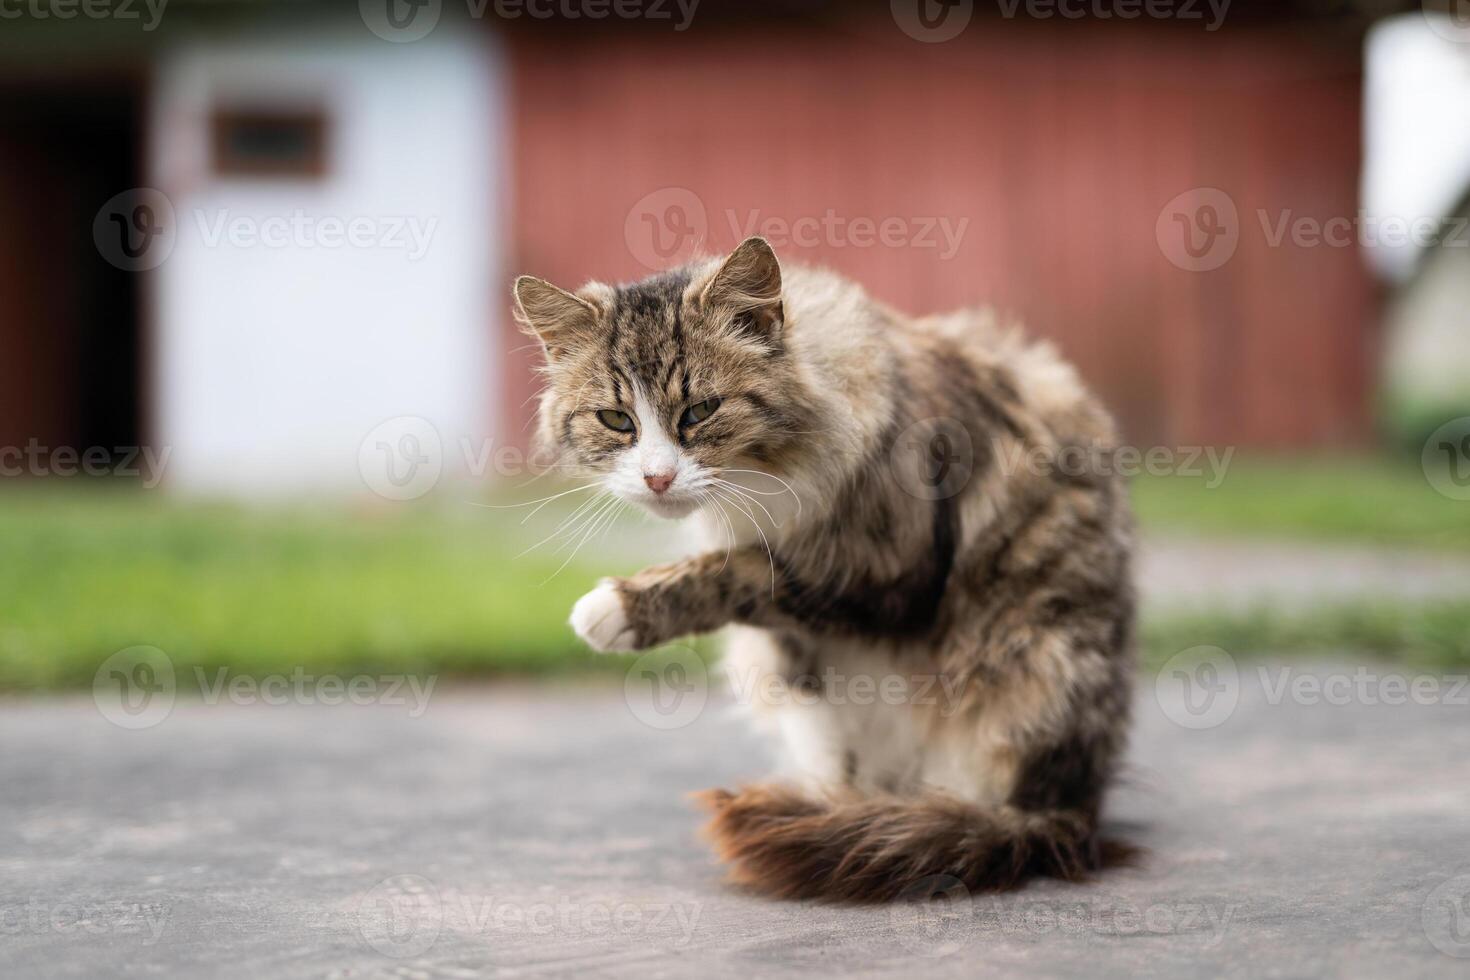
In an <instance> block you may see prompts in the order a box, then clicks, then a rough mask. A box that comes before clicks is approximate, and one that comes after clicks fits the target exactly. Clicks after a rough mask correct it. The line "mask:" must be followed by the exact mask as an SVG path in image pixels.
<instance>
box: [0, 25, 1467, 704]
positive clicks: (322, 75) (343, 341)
mask: <svg viewBox="0 0 1470 980" xmlns="http://www.w3.org/2000/svg"><path fill="white" fill-rule="evenodd" d="M750 234H764V235H766V236H767V237H768V238H769V239H770V240H771V241H772V243H773V244H774V245H775V247H776V250H777V252H778V254H780V255H781V256H782V257H783V259H784V260H785V261H788V262H811V263H822V264H826V265H830V266H831V267H833V268H836V269H837V270H839V271H841V272H843V273H845V274H847V275H849V276H852V277H854V278H856V279H858V280H859V281H861V282H862V283H863V284H865V285H866V286H867V287H868V289H869V290H870V291H871V292H872V293H873V294H875V295H876V296H878V297H879V298H881V299H883V300H885V301H887V302H889V303H891V304H893V305H895V306H896V307H898V308H900V309H903V310H906V311H909V312H913V313H922V312H932V311H940V310H945V309H949V308H952V307H956V306H959V305H964V304H991V305H994V306H996V307H997V308H998V309H1000V310H1001V311H1003V312H1004V313H1005V314H1006V315H1007V316H1014V317H1016V318H1018V319H1020V320H1022V321H1024V322H1025V323H1026V324H1027V325H1028V326H1029V328H1030V329H1031V330H1032V331H1033V332H1034V333H1036V334H1038V335H1040V336H1044V337H1048V338H1052V339H1054V340H1055V341H1056V342H1057V343H1058V344H1059V345H1060V346H1061V348H1062V349H1063V351H1064V352H1065V353H1066V355H1067V356H1069V357H1070V358H1071V359H1073V360H1074V361H1075V362H1076V363H1078V365H1079V366H1080V367H1081V369H1082V371H1083V373H1084V375H1085V376H1086V377H1087V378H1088V379H1089V381H1090V382H1091V383H1092V384H1093V385H1094V386H1095V387H1096V388H1097V389H1098V390H1099V391H1100V392H1101V393H1102V395H1103V396H1104V398H1105V399H1106V401H1107V402H1108V404H1109V405H1111V406H1112V408H1113V409H1114V411H1115V412H1116V413H1117V414H1118V416H1119V418H1120V419H1121V421H1122V423H1123V427H1124V431H1125V433H1126V438H1127V441H1128V443H1129V444H1130V445H1131V446H1133V447H1135V448H1136V449H1137V450H1138V455H1139V462H1138V464H1137V466H1136V467H1135V470H1136V472H1134V473H1133V474H1132V475H1133V476H1134V481H1133V483H1134V493H1135V498H1136V501H1137V505H1138V508H1139V512H1140V517H1141V521H1142V526H1143V529H1144V539H1145V554H1144V561H1143V567H1142V570H1141V574H1142V578H1143V583H1144V590H1145V599H1146V605H1145V614H1146V618H1145V640H1146V646H1147V650H1148V653H1149V655H1150V656H1151V657H1154V658H1155V659H1158V658H1162V657H1166V656H1168V655H1170V654H1172V653H1173V652H1175V651H1177V650H1180V649H1182V648H1184V647H1189V646H1195V645H1198V644H1215V645H1219V646H1221V647H1224V648H1226V649H1229V650H1232V651H1235V652H1237V653H1249V652H1251V651H1257V650H1263V651H1264V650H1270V651H1273V652H1278V653H1279V652H1287V653H1293V652H1301V653H1304V654H1305V653H1311V652H1313V651H1318V650H1342V649H1354V650H1361V651H1365V652H1370V653H1375V654H1378V655H1381V656H1389V657H1398V658H1402V659H1405V660H1413V661H1421V662H1430V663H1436V664H1463V663H1465V662H1466V661H1467V660H1470V591H1467V586H1466V583H1467V581H1470V577H1467V572H1470V556H1467V555H1466V549H1467V546H1470V4H1466V3H1464V2H1459V3H1455V2H1454V0H1446V2H1445V3H1443V4H1436V3H1433V2H1430V3H1428V4H1426V5H1420V4H1417V3H1411V2H1400V0H1259V2H1257V0H1229V2H1227V0H1215V2H1213V3H1210V2H1205V0H1178V2H1165V0H1157V2H1153V3H1148V4H1144V3H1141V2H1140V3H1131V2H1128V0H1120V2H1117V3H1111V4H1096V3H1091V4H1080V3H1070V2H1068V0H999V2H996V3H993V4H986V3H972V2H946V3H939V2H935V0H917V2H904V0H893V2H892V3H891V4H855V3H854V4H845V3H836V2H826V3H822V2H815V0H784V2H749V0H746V2H740V3H734V2H718V0H698V2H696V0H684V2H683V3H678V2H675V0H648V2H634V0H626V2H617V3H614V2H610V0H609V2H605V3H597V2H589V3H567V2H558V3H552V2H550V0H500V2H496V0H480V2H477V0H469V2H467V3H464V4H460V3H458V2H454V0H362V2H361V3H360V4H357V5H352V4H329V3H324V2H323V3H314V2H308V0H296V2H267V0H258V2H257V0H153V2H152V3H150V2H147V0H90V2H85V3H84V2H69V0H24V2H19V0H15V2H5V3H3V4H0V549H3V554H4V560H3V561H0V689H3V690H6V691H29V690H44V689H55V688H65V687H71V686H83V687H85V686H87V685H90V684H91V683H92V682H93V679H94V675H95V674H96V673H97V671H98V667H99V664H101V663H102V662H104V661H105V660H106V659H107V658H108V657H109V656H112V655H113V654H115V653H116V652H118V651H121V650H125V649H129V648H133V647H136V646H138V645H146V646H149V647H156V648H158V649H159V650H162V651H165V652H166V655H167V657H168V658H170V660H171V662H172V663H173V664H174V665H176V666H179V667H183V666H186V665H187V666H203V667H207V668H211V669H213V668H217V667H227V668H229V669H231V670H233V671H236V672H241V673H248V674H264V673H270V672H276V671H289V670H292V669H296V668H300V667H303V666H304V667H306V668H308V669H310V670H313V671H319V672H320V671H339V672H348V671H370V670H379V669H393V670H397V671H416V672H421V673H422V672H429V673H435V674H441V673H442V674H445V675H448V676H475V675H494V676H505V675H521V674H526V673H536V674H542V673H554V674H565V673H569V672H577V671H584V670H594V669H606V668H605V667H602V666H599V665H603V664H606V663H608V661H606V660H602V661H594V659H593V658H591V657H590V656H588V655H586V654H585V652H584V651H582V650H581V649H580V648H579V645H578V644H577V643H576V641H575V639H574V637H573V636H572V635H571V633H570V631H569V630H568V629H567V627H566V626H565V625H564V623H565V618H566V614H567V612H568V610H569V609H570V606H571V603H572V602H573V601H574V600H575V598H576V597H577V596H578V595H580V594H581V593H582V592H584V591H585V590H586V589H587V588H588V587H589V586H590V585H591V584H592V582H593V580H594V579H595V577H596V576H598V575H601V574H607V573H612V572H619V571H627V570H630V569H632V568H636V567H638V566H640V565H641V564H644V563H645V562H646V561H648V560H649V559H650V558H652V557H657V556H659V555H661V554H663V553H665V552H666V550H667V548H668V547H669V545H668V542H667V539H666V536H667V529H661V528H659V527H657V526H655V525H653V524H649V523H645V522H641V521H639V520H636V519H633V520H625V519H624V516H623V515H613V514H611V513H608V514H605V515H597V516H598V519H597V520H596V521H593V522H590V523H589V522H588V521H587V520H586V518H588V517H590V516H592V515H591V514H590V513H589V512H587V511H585V510H584V511H582V512H579V511H578V506H579V503H580V502H581V500H582V499H583V498H579V496H578V495H577V494H570V495H569V496H567V497H564V498H559V499H550V500H545V501H544V505H543V504H542V501H543V498H547V497H550V496H551V495H553V494H555V493H558V492H560V491H561V490H562V489H565V487H563V486H562V485H561V484H559V483H558V482H557V481H556V479H555V478H554V476H552V475H550V474H548V473H546V472H545V470H544V465H538V461H537V458H536V457H535V456H534V455H531V454H528V453H527V450H528V449H529V448H530V447H529V446H528V439H529V428H528V422H529V420H530V417H531V413H532V411H533V401H532V399H533V395H534V392H535V390H536V388H535V386H536V381H535V377H534V374H533V367H534V365H535V363H536V359H537V356H538V353H539V351H538V350H537V349H536V348H534V347H533V346H528V345H527V343H526V341H525V338H523V337H522V336H520V335H519V334H518V333H517V331H516V329H515V326H514V323H513V322H512V319H511V316H510V296H509V289H508V285H509V282H510V280H511V279H512V278H513V277H514V276H515V275H516V274H518V273H522V272H526V273H533V274H536V275H539V276H542V277H544V278H548V279H551V280H552V281H555V282H558V283H560V284H562V285H565V286H568V287H572V286H575V285H577V284H579V283H580V282H582V281H584V280H586V279H588V278H599V279H604V280H610V281H620V280H627V279H633V278H638V277H641V276H643V275H645V274H648V273H649V272H651V271H653V270H655V269H658V268H662V267H664V266H666V265H669V264H673V263H676V262H678V261H681V260H683V259H686V258H688V257H689V256H691V255H693V254H695V253H696V252H704V253H714V252H718V251H721V250H725V249H728V248H730V247H731V246H733V245H734V244H735V243H736V242H738V241H739V240H741V239H742V238H744V237H746V236H748V235H750ZM543 462H544V461H543ZM533 502H534V503H533ZM518 505H525V506H518ZM626 516H627V517H629V518H631V516H632V515H626ZM615 517H616V519H614V518H615ZM613 663H614V665H615V666H616V665H617V662H616V661H614V662H613Z"/></svg>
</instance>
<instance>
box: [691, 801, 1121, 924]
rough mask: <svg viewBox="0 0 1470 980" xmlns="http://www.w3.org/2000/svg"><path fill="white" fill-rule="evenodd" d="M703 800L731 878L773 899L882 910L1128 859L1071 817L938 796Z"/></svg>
mask: <svg viewBox="0 0 1470 980" xmlns="http://www.w3.org/2000/svg"><path fill="white" fill-rule="evenodd" d="M696 799H697V800H698V802H699V803H700V804H701V805H703V806H704V807H705V808H706V809H707V810H709V811H710V812H711V814H712V815H713V816H712V818H711V820H710V822H709V825H708V826H707V827H706V829H705V830H706V834H707V835H708V836H709V838H710V839H711V841H712V842H713V843H714V846H715V849H716V851H717V852H718V853H719V855H720V857H721V858H722V859H723V860H725V861H727V862H729V863H730V865H731V879H732V880H733V881H735V882H737V883H739V884H743V885H747V886H750V887H752V888H754V889H756V890H757V891H760V892H763V893H765V894H768V895H772V896H775V897H778V898H817V899H825V900H828V901H837V902H886V901H892V900H894V899H898V898H904V897H913V896H914V895H915V893H916V890H925V889H928V888H931V887H932V886H933V883H934V881H935V879H937V878H938V879H941V880H947V879H951V878H952V879H955V880H958V881H959V882H960V883H962V884H963V885H964V886H965V887H966V888H967V889H969V890H971V891H996V890H1001V889H1006V888H1012V887H1015V886H1016V885H1018V884H1020V883H1021V882H1023V881H1024V880H1025V879H1027V878H1030V877H1034V876H1038V875H1046V876H1051V877H1057V878H1065V879H1069V880H1076V879H1079V878H1084V877H1086V876H1087V873H1088V872H1089V871H1092V870H1094V869H1096V868H1100V867H1102V866H1103V865H1105V864H1111V863H1115V862H1116V861H1121V860H1123V859H1125V858H1126V854H1125V853H1124V851H1125V849H1124V848H1123V847H1122V846H1121V845H1115V844H1107V845H1104V844H1103V843H1102V842H1101V841H1099V839H1098V838H1097V836H1096V833H1095V828H1094V824H1093V821H1092V819H1091V818H1090V817H1088V816H1086V815H1084V814H1082V813H1080V812H1076V811H1067V810H1043V811H1027V810H1019V809H1016V808H1015V807H1011V806H996V807H979V806H976V805H974V804H971V803H966V802H963V801H961V800H957V799H954V798H952V797H948V796H942V795H938V794H934V795H925V796H921V797H915V798H902V797H896V796H878V797H858V796H851V797H831V798H811V797H808V796H804V795H802V794H801V793H799V792H797V791H796V790H794V789H790V788H787V787H783V786H773V785H765V786H748V787H745V788H743V789H741V790H740V791H739V792H737V793H729V792H726V791H725V790H721V789H712V790H706V791H704V792H703V793H700V794H697V795H696ZM949 884H952V882H949Z"/></svg>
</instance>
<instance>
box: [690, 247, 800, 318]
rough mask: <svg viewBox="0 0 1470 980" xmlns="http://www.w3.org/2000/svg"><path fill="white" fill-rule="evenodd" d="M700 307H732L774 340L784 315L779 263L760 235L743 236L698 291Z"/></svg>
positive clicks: (730, 308)
mask: <svg viewBox="0 0 1470 980" xmlns="http://www.w3.org/2000/svg"><path fill="white" fill-rule="evenodd" d="M699 304H700V308H701V309H706V310H710V309H726V310H733V311H735V312H737V313H739V314H741V315H742V317H743V319H744V320H745V322H746V323H747V324H748V325H749V326H750V328H751V329H752V330H753V331H754V332H756V333H757V334H759V335H760V336H761V337H762V338H766V339H769V340H778V339H779V338H780V336H781V324H782V321H783V320H784V318H785V313H784V309H783V307H782V305H781V263H780V262H778V261H776V253H775V252H773V251H772V250H771V245H770V243H769V242H767V241H766V240H765V239H764V238H747V239H746V240H745V241H743V242H741V243H740V244H739V245H738V246H737V247H736V249H735V251H733V252H731V253H730V255H729V257H728V258H726V259H725V261H724V263H723V264H722V265H721V266H720V268H719V271H718V272H716V273H715V275H714V278H712V279H711V280H710V281H709V284H708V285H707V286H705V287H704V291H703V292H702V293H700V296H699Z"/></svg>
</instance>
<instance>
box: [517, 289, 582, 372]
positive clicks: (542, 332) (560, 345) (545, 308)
mask: <svg viewBox="0 0 1470 980" xmlns="http://www.w3.org/2000/svg"><path fill="white" fill-rule="evenodd" d="M515 294H516V320H517V321H518V322H519V323H520V325H521V329H523V330H524V331H525V332H526V333H529V334H531V335H533V336H535V337H536V338H538V339H539V340H540V341H541V343H542V345H543V346H544V347H545V348H546V353H547V356H548V357H553V358H555V357H559V356H560V355H561V354H562V353H563V352H564V351H565V350H566V349H567V348H568V347H569V346H571V345H572V344H573V343H575V342H576V341H577V340H578V339H579V338H586V337H588V336H590V335H591V334H592V333H593V332H594V331H595V330H596V329H597V307H595V306H593V305H592V304H591V303H589V302H588V301H587V300H585V299H583V298H582V297H580V296H577V295H575V294H573V293H569V292H567V291H566V290H565V289H562V288H560V287H558V286H553V285H552V284H551V283H549V282H547V281H546V280H545V279H537V278H536V277H535V276H521V277H519V278H518V279H516V284H515Z"/></svg>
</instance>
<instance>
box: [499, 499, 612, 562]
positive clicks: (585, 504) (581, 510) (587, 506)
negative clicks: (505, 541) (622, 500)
mask: <svg viewBox="0 0 1470 980" xmlns="http://www.w3.org/2000/svg"><path fill="white" fill-rule="evenodd" d="M610 495H611V491H608V490H603V491H601V492H599V493H596V494H593V495H592V496H591V497H589V498H588V499H586V500H584V501H582V503H581V504H580V505H579V506H578V507H577V509H576V510H574V511H572V512H571V513H570V514H568V515H567V516H566V517H564V518H562V520H561V523H560V524H558V525H557V526H556V528H555V529H554V530H553V531H552V532H551V533H550V534H548V535H547V536H546V537H544V538H542V539H541V540H540V541H537V542H536V543H535V544H533V545H531V546H530V547H529V548H527V549H526V550H525V551H522V552H521V553H520V554H518V555H516V557H517V558H524V557H525V556H526V555H529V554H530V553H531V552H533V551H535V550H536V549H537V548H539V547H541V546H542V545H544V544H546V543H547V542H549V541H554V540H556V539H557V538H558V537H561V535H562V533H563V532H564V531H566V530H567V527H568V525H571V524H573V522H576V530H573V531H571V532H569V533H570V534H576V533H577V530H580V529H581V528H582V527H583V526H584V525H583V524H582V522H581V521H580V520H579V519H580V518H582V515H583V514H587V515H588V519H590V510H591V509H592V508H594V507H597V506H599V504H600V502H601V501H603V500H605V499H606V498H607V497H608V496H610Z"/></svg>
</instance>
